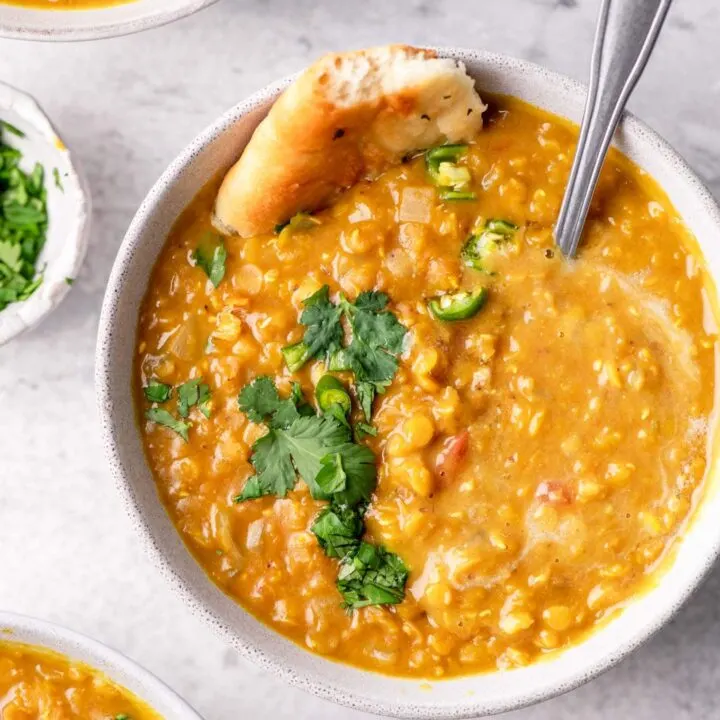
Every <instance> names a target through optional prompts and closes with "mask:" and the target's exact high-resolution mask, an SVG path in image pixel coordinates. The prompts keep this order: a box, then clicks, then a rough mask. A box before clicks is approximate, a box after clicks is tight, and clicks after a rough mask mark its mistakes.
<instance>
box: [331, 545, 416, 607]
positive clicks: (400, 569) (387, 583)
mask: <svg viewBox="0 0 720 720" xmlns="http://www.w3.org/2000/svg"><path fill="white" fill-rule="evenodd" d="M407 578H408V569H407V568H406V567H405V563H403V561H402V560H401V559H400V558H399V557H398V556H397V555H395V554H394V553H391V552H388V551H387V550H385V548H383V547H380V546H377V545H371V544H370V543H366V542H361V543H360V545H359V546H358V548H357V550H356V551H355V552H353V553H350V554H348V555H346V556H345V557H344V558H343V560H342V561H341V563H340V572H339V573H338V579H337V586H338V590H340V593H341V594H342V596H343V600H344V603H343V605H344V607H345V608H346V609H348V610H356V609H357V608H361V607H365V606H367V605H392V604H395V603H399V602H402V601H403V599H404V598H405V583H406V581H407Z"/></svg>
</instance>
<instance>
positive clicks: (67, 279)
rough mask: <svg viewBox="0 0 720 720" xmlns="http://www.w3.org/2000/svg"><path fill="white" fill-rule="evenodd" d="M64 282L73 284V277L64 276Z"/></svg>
mask: <svg viewBox="0 0 720 720" xmlns="http://www.w3.org/2000/svg"><path fill="white" fill-rule="evenodd" d="M65 282H66V283H67V284H68V285H70V287H72V286H73V285H74V284H75V278H71V277H66V278H65Z"/></svg>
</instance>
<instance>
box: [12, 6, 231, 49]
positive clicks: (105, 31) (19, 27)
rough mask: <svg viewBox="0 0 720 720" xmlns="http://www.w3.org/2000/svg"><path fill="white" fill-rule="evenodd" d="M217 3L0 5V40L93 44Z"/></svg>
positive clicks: (163, 23)
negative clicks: (84, 6)
mask: <svg viewBox="0 0 720 720" xmlns="http://www.w3.org/2000/svg"><path fill="white" fill-rule="evenodd" d="M214 2H217V0H134V2H129V3H127V4H124V5H110V6H108V7H101V8H91V9H89V10H41V9H36V8H25V7H19V6H17V5H0V36H2V37H8V38H16V39H18V40H96V39H99V38H107V37H115V36H117V35H128V34H130V33H134V32H139V31H140V30H148V29H149V28H152V27H157V26H158V25H165V24H167V23H170V22H173V21H174V20H179V19H180V18H183V17H185V16H186V15H192V13H194V12H197V11H198V10H201V9H202V8H204V7H207V6H208V5H212V4H213V3H214Z"/></svg>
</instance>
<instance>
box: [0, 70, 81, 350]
mask: <svg viewBox="0 0 720 720" xmlns="http://www.w3.org/2000/svg"><path fill="white" fill-rule="evenodd" d="M89 220H90V196H89V193H88V190H87V186H86V183H85V181H84V179H83V177H82V175H81V173H80V171H79V170H78V168H77V165H76V163H75V162H74V159H73V157H72V156H71V153H70V151H69V150H68V148H67V147H66V146H65V143H63V141H62V140H61V139H60V137H59V136H58V134H57V132H56V131H55V129H54V127H53V126H52V124H51V123H50V121H49V120H48V118H47V117H46V115H45V113H44V112H43V111H42V109H41V108H40V106H39V105H38V104H37V102H35V100H34V99H33V98H31V97H30V96H29V95H27V94H25V93H23V92H21V91H19V90H17V89H15V88H13V87H11V86H9V85H4V84H2V83H0V345H2V344H4V343H6V342H8V341H9V340H11V339H12V338H14V337H16V336H18V335H20V334H21V333H23V332H25V331H26V330H29V329H30V328H31V327H34V326H35V325H37V324H38V323H39V322H40V321H41V320H42V319H43V318H44V317H46V316H47V315H48V314H49V313H50V312H51V311H52V310H53V309H54V308H55V307H57V305H58V304H59V303H60V301H61V300H62V299H63V298H64V297H65V295H66V294H67V293H68V291H69V290H70V287H71V286H72V284H73V282H74V281H75V278H76V276H77V273H78V271H79V270H80V266H81V264H82V261H83V259H84V257H85V251H86V249H87V243H88V235H89Z"/></svg>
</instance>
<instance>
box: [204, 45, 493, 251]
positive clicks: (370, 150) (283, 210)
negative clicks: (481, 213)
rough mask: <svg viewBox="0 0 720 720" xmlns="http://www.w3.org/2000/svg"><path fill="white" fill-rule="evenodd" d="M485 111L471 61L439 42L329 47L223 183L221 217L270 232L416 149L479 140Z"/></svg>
mask: <svg viewBox="0 0 720 720" xmlns="http://www.w3.org/2000/svg"><path fill="white" fill-rule="evenodd" d="M484 110H485V105H483V103H482V101H481V99H480V97H479V95H478V94H477V92H476V91H475V85H474V82H473V80H472V78H471V77H469V76H468V75H467V73H466V72H465V67H464V66H463V64H462V63H458V62H456V61H455V60H452V59H449V58H438V57H437V56H436V54H435V53H434V52H432V51H431V50H420V49H418V48H413V47H408V46H404V45H390V46H385V47H379V48H372V49H369V50H359V51H356V52H350V53H341V54H337V55H326V56H325V57H323V58H321V59H320V60H318V62H316V63H315V64H314V65H312V66H311V67H310V68H308V69H307V70H306V71H305V72H304V73H303V74H302V75H301V76H300V77H299V78H298V79H297V80H296V81H295V82H294V83H293V84H292V85H291V86H290V87H289V88H288V89H287V90H286V91H285V92H284V93H283V94H282V95H281V96H280V97H279V98H278V99H277V101H276V102H275V104H274V105H273V106H272V108H271V109H270V112H269V113H268V115H267V117H266V118H265V119H264V120H263V121H262V122H261V123H260V125H259V126H258V127H257V129H256V130H255V133H254V134H253V136H252V138H251V139H250V142H249V143H248V144H247V146H246V147H245V150H244V152H243V154H242V156H241V157H240V159H239V160H238V161H237V163H236V164H235V165H234V166H233V167H232V168H231V169H230V171H229V172H228V174H227V175H226V176H225V179H224V181H223V183H222V186H221V187H220V191H219V192H218V196H217V200H216V203H215V217H214V222H215V225H216V227H217V228H218V229H219V230H221V231H222V232H225V233H227V234H237V235H240V236H242V237H250V236H252V235H259V234H261V233H267V232H271V231H272V230H273V228H274V227H275V226H276V225H278V224H281V223H284V222H287V221H288V220H289V219H290V218H291V217H292V216H293V215H295V214H296V213H297V212H300V211H306V212H312V211H313V210H317V209H319V208H322V207H325V206H327V205H328V204H329V203H330V202H332V200H333V199H334V198H335V197H336V196H337V195H338V193H339V192H341V191H342V190H344V189H346V188H348V187H350V186H351V185H353V184H354V183H356V182H357V181H358V180H359V179H361V178H363V177H373V176H376V175H377V174H378V173H380V172H382V171H383V170H385V169H387V168H388V167H389V166H391V165H394V164H397V163H399V162H400V161H401V160H402V158H403V156H405V155H407V154H408V153H411V152H413V151H416V150H424V149H426V148H428V147H432V146H433V145H439V144H442V143H444V142H463V141H467V140H470V139H471V138H472V137H473V136H474V135H475V134H476V133H477V132H478V131H479V130H480V128H481V127H482V113H483V111H484Z"/></svg>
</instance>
